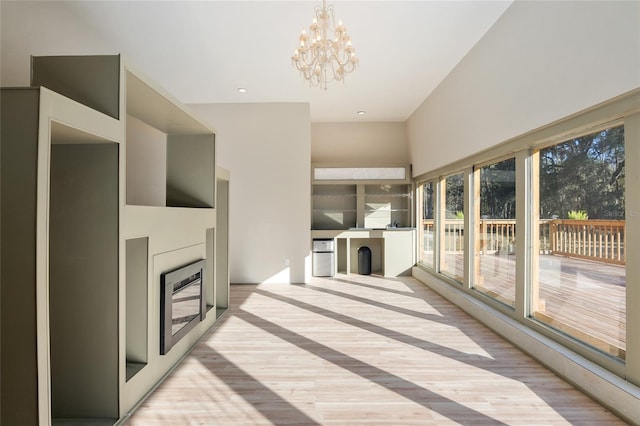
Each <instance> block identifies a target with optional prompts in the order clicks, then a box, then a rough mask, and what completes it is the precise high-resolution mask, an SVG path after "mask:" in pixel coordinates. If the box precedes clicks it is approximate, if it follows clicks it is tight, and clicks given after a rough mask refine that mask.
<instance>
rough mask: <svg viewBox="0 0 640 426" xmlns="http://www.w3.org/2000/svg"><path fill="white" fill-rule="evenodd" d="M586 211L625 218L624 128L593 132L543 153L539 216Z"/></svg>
mask: <svg viewBox="0 0 640 426" xmlns="http://www.w3.org/2000/svg"><path fill="white" fill-rule="evenodd" d="M572 210H584V211H586V212H587V214H588V215H589V218H591V219H621V218H624V128H623V127H622V126H618V127H614V128H610V129H606V130H603V131H601V132H597V133H592V134H589V135H586V136H581V137H578V138H574V139H571V140H569V141H566V142H563V143H560V144H557V145H553V146H551V147H549V148H545V149H543V150H541V151H540V217H542V218H549V217H552V216H554V215H556V216H558V217H560V218H565V217H567V214H568V212H569V211H572Z"/></svg>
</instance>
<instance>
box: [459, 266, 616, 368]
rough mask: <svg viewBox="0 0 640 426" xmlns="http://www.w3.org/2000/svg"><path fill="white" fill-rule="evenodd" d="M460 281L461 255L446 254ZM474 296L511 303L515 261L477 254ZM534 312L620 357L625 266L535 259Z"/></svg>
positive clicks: (536, 315) (551, 323)
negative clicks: (478, 279)
mask: <svg viewBox="0 0 640 426" xmlns="http://www.w3.org/2000/svg"><path fill="white" fill-rule="evenodd" d="M447 258H448V259H449V260H448V262H449V265H455V266H456V268H455V274H456V275H458V276H462V274H463V271H462V265H463V263H462V262H463V261H462V254H449V255H447ZM479 260H480V266H481V268H480V274H481V276H482V277H483V279H482V280H481V285H478V286H477V289H478V290H479V291H482V292H483V293H486V294H488V295H490V296H492V297H494V298H496V299H498V300H500V301H503V302H505V303H506V304H510V303H509V302H512V301H514V300H515V256H509V255H502V256H501V255H496V254H486V255H480V256H479ZM538 306H539V310H538V312H536V314H535V315H534V316H535V317H536V318H537V319H539V320H540V321H543V322H545V323H547V324H549V325H551V326H553V327H555V328H557V329H559V330H562V331H564V332H566V333H567V334H570V335H572V336H574V337H576V338H578V339H580V340H583V341H585V342H587V343H589V344H591V345H593V346H595V347H597V348H598V349H600V350H602V351H604V352H606V353H609V354H611V355H613V356H617V357H620V358H622V359H624V358H625V350H626V286H625V267H624V266H623V265H616V264H609V263H603V262H597V261H592V260H585V259H576V258H568V257H563V256H556V255H540V261H539V304H538Z"/></svg>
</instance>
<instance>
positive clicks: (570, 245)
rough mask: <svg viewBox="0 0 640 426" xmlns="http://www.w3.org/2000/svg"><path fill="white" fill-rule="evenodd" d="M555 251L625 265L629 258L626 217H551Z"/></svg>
mask: <svg viewBox="0 0 640 426" xmlns="http://www.w3.org/2000/svg"><path fill="white" fill-rule="evenodd" d="M549 234H550V236H551V241H550V245H551V252H552V253H553V254H558V255H563V256H571V257H579V258H584V259H592V260H598V261H600V262H605V263H615V264H620V265H624V264H625V263H626V260H627V256H626V250H625V241H626V226H625V221H624V220H570V219H556V220H552V221H549Z"/></svg>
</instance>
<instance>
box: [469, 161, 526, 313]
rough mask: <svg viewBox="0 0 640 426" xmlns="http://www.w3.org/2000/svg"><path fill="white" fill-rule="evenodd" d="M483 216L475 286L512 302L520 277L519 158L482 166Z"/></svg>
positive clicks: (494, 296) (481, 206) (481, 212)
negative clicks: (518, 225)
mask: <svg viewBox="0 0 640 426" xmlns="http://www.w3.org/2000/svg"><path fill="white" fill-rule="evenodd" d="M479 178H480V182H478V184H479V185H480V200H479V202H480V218H479V219H480V220H479V221H478V224H479V226H478V227H477V228H476V233H477V235H476V259H477V260H478V262H477V264H476V268H477V269H476V275H475V284H474V288H475V289H476V290H478V291H481V292H482V293H485V294H487V295H488V296H491V297H493V298H495V299H497V300H499V301H501V302H503V303H506V304H508V305H510V306H514V304H515V282H516V281H515V280H516V277H515V275H516V259H515V242H516V219H515V218H516V162H515V159H514V158H510V159H508V160H504V161H500V162H499V163H494V164H491V165H488V166H485V167H483V168H481V169H480V177H479Z"/></svg>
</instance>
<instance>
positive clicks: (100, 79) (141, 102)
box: [31, 55, 216, 208]
mask: <svg viewBox="0 0 640 426" xmlns="http://www.w3.org/2000/svg"><path fill="white" fill-rule="evenodd" d="M31 78H32V85H43V86H46V87H48V88H50V89H52V90H54V91H56V92H58V93H60V94H62V95H65V96H67V97H69V98H71V99H74V100H76V101H78V102H80V103H83V104H85V105H87V106H89V107H91V108H93V109H95V110H97V111H100V112H102V113H103V114H106V115H109V116H111V117H113V118H116V119H119V120H122V121H123V122H124V123H125V132H126V135H123V136H126V137H123V139H125V141H126V144H125V150H126V156H125V162H126V178H125V182H126V204H128V205H141V206H157V207H191V208H214V207H215V199H216V194H215V190H216V185H215V182H216V174H215V172H216V168H215V152H216V150H215V134H214V130H213V129H211V128H209V127H208V126H207V125H206V124H204V123H202V122H201V121H199V120H197V119H196V118H194V116H193V113H191V112H190V111H188V110H187V109H186V108H185V106H184V105H182V104H181V103H180V102H179V101H177V100H176V99H175V98H174V97H173V96H172V95H170V94H169V93H167V92H165V91H164V90H163V89H161V88H159V87H156V86H154V85H153V84H152V83H150V81H149V79H147V78H145V77H144V76H143V75H142V74H141V73H139V72H137V71H135V70H134V69H132V68H131V66H129V65H128V64H126V63H124V61H123V60H122V58H121V57H120V55H110V56H41V57H33V58H32V77H31Z"/></svg>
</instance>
